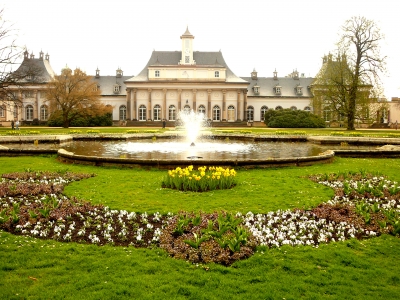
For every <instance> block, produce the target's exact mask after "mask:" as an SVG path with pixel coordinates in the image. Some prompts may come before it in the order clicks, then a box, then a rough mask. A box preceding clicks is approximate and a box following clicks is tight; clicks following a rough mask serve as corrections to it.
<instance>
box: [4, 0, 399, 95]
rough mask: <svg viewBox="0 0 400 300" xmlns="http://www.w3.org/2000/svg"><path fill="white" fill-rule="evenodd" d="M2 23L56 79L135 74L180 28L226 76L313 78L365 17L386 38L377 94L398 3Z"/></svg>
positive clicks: (395, 36) (206, 7)
mask: <svg viewBox="0 0 400 300" xmlns="http://www.w3.org/2000/svg"><path fill="white" fill-rule="evenodd" d="M2 2H3V4H0V7H1V6H3V8H4V18H5V19H7V20H9V21H10V22H11V23H12V24H13V27H14V28H15V29H17V30H18V44H19V45H21V46H26V47H27V48H28V51H29V53H31V52H33V54H35V57H38V56H39V52H40V51H41V50H42V51H43V52H44V53H45V54H46V53H48V54H49V55H50V63H51V66H52V67H53V70H54V71H55V72H56V73H58V74H59V73H60V71H61V69H62V68H63V67H64V66H65V65H68V66H69V67H70V68H72V69H73V68H76V67H79V68H81V69H83V70H85V71H86V72H87V74H91V75H94V74H95V70H96V68H97V67H98V68H99V69H100V75H114V74H115V70H116V69H117V68H118V67H120V68H121V69H122V70H123V71H124V75H127V76H130V75H132V76H135V75H137V74H138V73H139V72H140V71H141V70H142V69H143V68H144V66H145V65H146V63H147V62H148V60H149V58H150V56H151V52H152V51H153V50H157V51H180V50H181V40H180V36H181V35H182V34H183V33H184V32H185V30H186V26H189V31H190V32H191V33H192V34H193V35H194V36H195V39H194V50H195V51H219V50H221V51H222V54H223V56H224V58H225V61H226V62H227V64H228V66H229V67H230V68H231V70H232V71H233V72H234V73H235V74H236V75H238V76H242V77H243V76H250V73H251V71H252V70H253V69H254V68H255V69H256V71H257V72H258V75H259V76H261V77H267V76H268V77H269V76H272V72H273V71H274V70H275V69H276V70H277V71H278V76H285V75H287V74H289V73H291V72H292V71H293V70H294V69H297V70H298V71H299V73H304V74H305V76H307V77H313V76H315V75H316V74H317V72H318V70H319V68H320V67H321V64H322V57H323V55H324V54H328V53H329V52H330V51H331V52H334V50H335V43H336V42H337V41H338V39H339V32H340V28H341V26H342V25H343V24H344V21H345V20H347V19H349V18H351V17H352V16H364V17H366V18H368V19H372V20H374V21H375V22H376V23H377V24H378V25H379V28H380V29H381V31H382V33H383V34H384V35H385V37H386V38H385V40H384V41H383V42H382V43H381V54H382V55H386V56H387V57H388V59H387V71H388V74H387V75H386V76H384V77H383V82H384V88H385V96H386V97H387V98H388V99H389V100H390V99H391V97H399V96H400V54H399V53H400V30H399V28H398V27H399V25H398V20H399V19H398V18H399V12H400V9H399V5H398V1H394V0H380V1H376V0H336V1H321V0H296V1H295V0H280V1H269V0H261V1H259V0H252V1H232V0H228V1H225V0H202V1H192V0H186V1H181V0H171V1H166V0H146V1H134V0H115V1H109V0H108V1H104V0H97V1H94V0H90V1H89V0H68V1H55V0H37V1H30V0H3V1H2Z"/></svg>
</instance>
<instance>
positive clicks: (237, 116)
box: [236, 90, 242, 122]
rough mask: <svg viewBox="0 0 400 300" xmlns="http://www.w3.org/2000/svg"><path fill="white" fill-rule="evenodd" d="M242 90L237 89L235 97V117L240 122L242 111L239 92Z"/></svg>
mask: <svg viewBox="0 0 400 300" xmlns="http://www.w3.org/2000/svg"><path fill="white" fill-rule="evenodd" d="M241 93H242V92H241V91H240V90H238V91H237V98H236V107H237V115H236V119H237V120H238V121H239V122H240V121H242V117H241V113H242V109H241V107H242V101H240V94H241Z"/></svg>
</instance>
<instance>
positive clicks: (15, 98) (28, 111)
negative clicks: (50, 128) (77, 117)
mask: <svg viewBox="0 0 400 300" xmlns="http://www.w3.org/2000/svg"><path fill="white" fill-rule="evenodd" d="M14 75H15V78H16V81H18V84H12V85H10V86H9V87H8V94H7V95H5V97H6V99H2V101H1V102H0V122H11V121H12V120H14V121H15V120H20V121H28V122H32V121H33V120H38V121H43V122H46V121H47V120H48V117H49V114H50V112H49V108H48V106H47V105H46V103H45V100H46V99H45V90H46V84H47V83H48V82H49V81H50V80H52V78H53V77H54V71H53V69H52V68H51V65H50V56H49V55H48V54H46V55H44V53H43V52H42V51H41V52H40V53H39V58H35V56H34V55H33V53H31V54H30V55H29V53H28V51H27V50H26V51H25V52H24V60H23V61H22V63H21V65H20V66H19V68H18V69H17V70H16V71H15V72H14Z"/></svg>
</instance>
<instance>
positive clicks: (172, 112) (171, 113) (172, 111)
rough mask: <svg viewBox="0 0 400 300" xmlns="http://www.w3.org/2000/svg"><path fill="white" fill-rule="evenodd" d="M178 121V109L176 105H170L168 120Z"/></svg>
mask: <svg viewBox="0 0 400 300" xmlns="http://www.w3.org/2000/svg"><path fill="white" fill-rule="evenodd" d="M175 119H176V108H175V106H174V105H170V106H169V108H168V120H170V121H175Z"/></svg>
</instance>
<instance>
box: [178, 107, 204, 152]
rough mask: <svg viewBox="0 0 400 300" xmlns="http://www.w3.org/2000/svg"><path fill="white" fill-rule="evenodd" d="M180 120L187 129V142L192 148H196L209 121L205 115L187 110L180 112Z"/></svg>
mask: <svg viewBox="0 0 400 300" xmlns="http://www.w3.org/2000/svg"><path fill="white" fill-rule="evenodd" d="M179 119H180V120H181V121H182V124H183V127H184V129H185V134H186V138H187V141H188V142H189V144H190V146H195V145H196V143H195V142H196V141H197V138H198V136H199V135H200V131H201V129H202V128H203V127H204V125H205V124H206V122H207V120H206V119H205V116H204V114H203V113H196V112H194V111H193V109H192V110H189V109H185V110H181V111H180V112H179Z"/></svg>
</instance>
